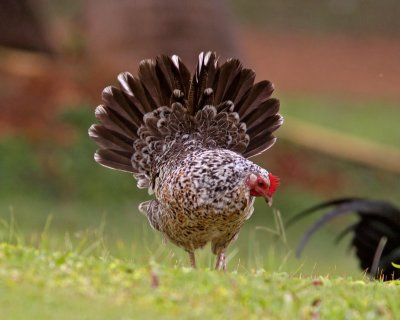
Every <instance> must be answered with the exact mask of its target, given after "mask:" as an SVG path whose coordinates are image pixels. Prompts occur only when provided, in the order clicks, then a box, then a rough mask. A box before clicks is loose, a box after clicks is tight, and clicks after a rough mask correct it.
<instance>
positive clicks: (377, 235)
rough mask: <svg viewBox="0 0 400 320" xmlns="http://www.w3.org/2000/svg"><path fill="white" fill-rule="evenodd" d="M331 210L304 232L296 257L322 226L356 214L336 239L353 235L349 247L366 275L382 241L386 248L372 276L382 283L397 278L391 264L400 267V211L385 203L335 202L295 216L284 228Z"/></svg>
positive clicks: (398, 275) (357, 199)
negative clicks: (328, 209)
mask: <svg viewBox="0 0 400 320" xmlns="http://www.w3.org/2000/svg"><path fill="white" fill-rule="evenodd" d="M330 207H333V209H331V210H330V211H328V212H327V213H325V214H324V215H323V216H322V217H320V218H319V219H318V220H317V221H316V222H315V223H314V224H313V225H312V226H311V227H310V228H309V229H308V230H307V231H306V233H305V234H304V236H303V238H302V240H301V241H300V243H299V245H298V248H297V255H298V256H299V255H300V254H301V252H302V251H303V249H304V247H305V245H306V244H307V242H308V240H309V239H310V238H311V237H312V235H313V234H314V233H315V232H316V231H318V230H319V229H320V228H321V227H322V226H323V225H324V224H325V223H327V222H329V221H331V220H332V219H334V218H337V217H339V216H341V215H348V214H352V213H355V214H356V215H357V216H358V217H359V220H358V222H357V223H355V224H352V225H350V226H349V227H347V228H346V229H345V230H344V231H343V232H341V234H340V235H339V239H341V238H343V236H344V235H346V234H348V233H350V232H352V233H353V238H352V240H351V245H352V246H353V247H354V248H355V251H356V255H357V257H358V259H359V262H360V267H361V268H362V269H363V270H366V271H367V272H369V273H370V272H373V273H374V271H373V270H372V271H371V267H372V265H373V263H374V260H375V255H376V252H377V249H378V246H379V245H380V242H381V241H382V239H384V240H385V241H384V243H385V245H384V247H383V251H382V255H381V256H380V257H379V263H378V270H376V272H375V273H374V274H371V276H372V277H376V278H383V279H385V280H391V279H393V278H396V279H397V278H400V270H399V269H397V268H395V267H394V266H393V265H392V263H396V264H400V209H399V208H397V207H395V206H394V205H392V204H391V203H388V202H385V201H374V200H367V199H359V198H345V199H335V200H331V201H328V202H324V203H321V204H318V205H316V206H313V207H312V208H309V209H307V210H304V211H303V212H300V213H299V214H296V215H295V216H294V217H292V218H291V219H290V220H289V221H288V222H287V223H286V226H287V227H288V226H290V225H292V224H293V223H295V222H296V221H298V220H299V219H302V218H304V217H306V216H307V215H309V214H312V213H315V212H317V211H319V210H321V209H327V208H330Z"/></svg>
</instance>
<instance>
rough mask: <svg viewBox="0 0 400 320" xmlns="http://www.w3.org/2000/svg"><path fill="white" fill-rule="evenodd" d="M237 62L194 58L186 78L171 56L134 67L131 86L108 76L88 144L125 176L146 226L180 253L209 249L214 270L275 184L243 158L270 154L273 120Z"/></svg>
mask: <svg viewBox="0 0 400 320" xmlns="http://www.w3.org/2000/svg"><path fill="white" fill-rule="evenodd" d="M254 79H255V73H254V71H252V70H249V69H245V68H243V67H242V65H241V63H240V61H239V60H236V59H228V60H227V61H226V62H224V63H222V64H219V63H218V57H217V56H216V55H215V53H213V52H207V53H201V54H200V55H199V60H198V64H197V67H196V70H195V73H194V75H193V76H191V75H190V72H189V71H188V69H187V68H186V66H185V65H184V64H183V63H182V62H181V60H180V59H179V57H177V56H172V57H168V56H164V55H163V56H159V57H157V58H155V59H151V60H144V61H142V62H141V63H140V66H139V70H138V75H137V77H134V76H132V75H131V74H129V73H127V72H126V73H122V74H120V75H119V76H118V81H119V85H120V88H116V87H111V86H110V87H107V88H106V89H104V91H103V103H104V104H103V105H100V106H99V107H97V109H96V112H95V114H96V117H97V119H98V120H99V122H100V124H95V125H93V126H91V128H90V129H89V135H90V137H91V138H93V139H94V140H95V141H96V142H97V144H98V145H99V146H100V149H99V150H98V151H97V152H96V154H95V160H96V161H97V162H98V163H100V164H101V165H103V166H105V167H108V168H112V169H116V170H122V171H127V172H131V173H132V174H133V176H134V177H135V178H136V179H137V181H138V187H139V188H148V190H149V193H150V194H153V193H154V199H152V200H149V201H146V202H144V203H142V204H140V206H139V209H140V211H141V212H143V213H144V214H145V215H146V216H147V218H148V220H149V222H150V225H151V226H152V227H153V228H154V229H156V230H158V231H160V232H161V233H163V234H164V235H165V237H166V238H167V239H169V240H170V241H171V242H172V243H174V244H176V245H177V246H179V247H181V248H183V249H184V250H186V251H187V252H188V253H189V256H190V262H191V265H192V266H193V267H195V266H196V263H195V255H194V251H195V250H196V249H198V248H201V247H203V246H205V245H206V244H207V243H208V242H211V247H212V251H213V253H214V254H216V255H217V260H216V269H225V268H226V262H225V251H226V248H227V247H228V245H229V244H230V243H231V242H232V241H233V240H235V239H236V238H237V236H238V233H239V230H240V228H241V226H242V225H243V223H244V222H245V221H246V220H247V219H248V218H249V217H250V216H251V214H252V213H253V202H254V197H257V196H262V197H264V198H265V199H266V200H267V202H268V203H269V204H271V201H272V195H273V193H274V192H275V190H276V188H277V186H278V183H279V180H278V178H277V177H275V176H273V175H272V174H271V173H269V172H268V171H267V170H265V169H263V168H261V167H259V166H258V165H256V164H254V163H252V162H251V161H250V160H248V158H250V157H252V156H254V155H257V154H259V153H261V152H263V151H265V150H266V149H268V148H269V147H271V146H272V145H273V144H274V142H275V140H276V138H275V137H274V136H273V135H272V133H273V132H274V131H275V130H276V129H278V128H279V127H280V126H281V124H282V122H283V119H282V117H281V116H280V115H279V114H278V111H279V101H278V100H277V99H275V98H271V94H272V91H273V85H272V84H271V82H269V81H261V82H258V83H254Z"/></svg>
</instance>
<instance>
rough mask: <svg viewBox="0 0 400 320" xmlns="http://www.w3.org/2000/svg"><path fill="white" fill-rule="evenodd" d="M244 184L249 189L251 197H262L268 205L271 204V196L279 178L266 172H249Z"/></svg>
mask: <svg viewBox="0 0 400 320" xmlns="http://www.w3.org/2000/svg"><path fill="white" fill-rule="evenodd" d="M246 185H247V186H248V187H249V189H250V195H252V196H253V197H263V198H264V199H265V201H266V202H267V203H268V205H269V206H271V205H272V196H273V194H274V192H275V191H276V189H277V188H278V186H279V178H278V177H277V176H274V175H272V174H271V173H267V175H263V174H255V173H250V174H249V176H248V177H247V180H246Z"/></svg>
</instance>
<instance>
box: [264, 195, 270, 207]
mask: <svg viewBox="0 0 400 320" xmlns="http://www.w3.org/2000/svg"><path fill="white" fill-rule="evenodd" d="M264 199H265V202H266V203H267V204H268V206H270V207H271V206H272V196H271V195H269V194H266V195H265V196H264Z"/></svg>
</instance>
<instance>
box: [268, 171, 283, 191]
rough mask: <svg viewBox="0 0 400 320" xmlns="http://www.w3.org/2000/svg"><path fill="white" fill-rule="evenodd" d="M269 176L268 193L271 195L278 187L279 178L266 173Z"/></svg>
mask: <svg viewBox="0 0 400 320" xmlns="http://www.w3.org/2000/svg"><path fill="white" fill-rule="evenodd" d="M268 178H269V192H268V193H269V194H270V195H272V194H273V193H274V192H275V191H276V189H277V188H278V187H279V183H280V179H279V178H278V177H277V176H274V175H273V174H272V173H268Z"/></svg>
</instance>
